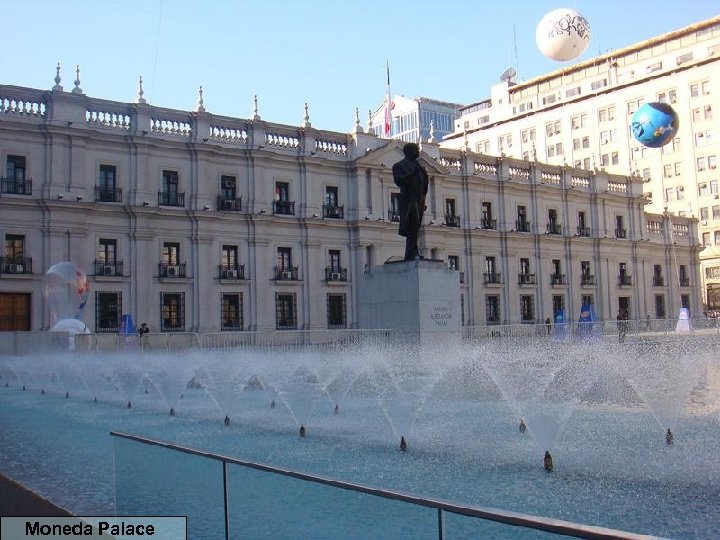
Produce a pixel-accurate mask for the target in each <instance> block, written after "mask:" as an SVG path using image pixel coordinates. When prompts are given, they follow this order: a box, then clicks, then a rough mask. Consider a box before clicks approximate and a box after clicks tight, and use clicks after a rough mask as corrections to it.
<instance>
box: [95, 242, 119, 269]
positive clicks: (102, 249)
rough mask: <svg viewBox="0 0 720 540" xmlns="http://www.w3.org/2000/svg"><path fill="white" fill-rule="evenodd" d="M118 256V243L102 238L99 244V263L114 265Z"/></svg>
mask: <svg viewBox="0 0 720 540" xmlns="http://www.w3.org/2000/svg"><path fill="white" fill-rule="evenodd" d="M116 255H117V241H116V240H109V239H107V238H101V239H100V240H99V242H98V253H97V259H98V262H101V263H103V264H114V263H115V260H116Z"/></svg>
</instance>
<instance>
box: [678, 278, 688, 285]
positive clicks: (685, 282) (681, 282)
mask: <svg viewBox="0 0 720 540" xmlns="http://www.w3.org/2000/svg"><path fill="white" fill-rule="evenodd" d="M679 281H680V286H681V287H689V286H690V278H689V277H681V278H680V279H679Z"/></svg>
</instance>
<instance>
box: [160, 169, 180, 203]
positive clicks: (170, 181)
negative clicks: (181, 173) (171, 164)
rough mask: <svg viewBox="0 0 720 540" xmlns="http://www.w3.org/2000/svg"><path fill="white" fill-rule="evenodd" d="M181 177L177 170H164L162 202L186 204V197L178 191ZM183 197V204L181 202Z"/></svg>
mask: <svg viewBox="0 0 720 540" xmlns="http://www.w3.org/2000/svg"><path fill="white" fill-rule="evenodd" d="M178 185H179V177H178V173H177V171H163V172H162V193H161V195H162V197H161V200H160V204H162V205H165V206H184V204H185V201H184V197H181V195H184V194H181V193H179V191H178ZM181 199H182V204H181Z"/></svg>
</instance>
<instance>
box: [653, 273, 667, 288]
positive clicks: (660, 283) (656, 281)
mask: <svg viewBox="0 0 720 540" xmlns="http://www.w3.org/2000/svg"><path fill="white" fill-rule="evenodd" d="M664 286H665V278H664V277H662V276H653V287H664Z"/></svg>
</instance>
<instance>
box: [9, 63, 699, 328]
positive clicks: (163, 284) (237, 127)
mask: <svg viewBox="0 0 720 540" xmlns="http://www.w3.org/2000/svg"><path fill="white" fill-rule="evenodd" d="M56 81H57V82H56V85H55V87H53V89H51V90H47V91H45V90H38V89H31V88H24V87H17V86H9V85H2V86H0V118H1V120H0V159H1V160H2V162H3V163H4V164H5V165H6V167H5V171H4V176H3V177H2V179H1V181H0V185H1V190H0V236H1V237H2V240H3V252H2V258H1V259H0V329H2V330H42V329H47V328H49V327H50V325H51V322H52V321H51V317H50V313H49V310H48V307H47V306H46V304H45V301H44V299H43V294H42V286H43V276H44V274H45V273H46V272H47V270H48V268H50V266H51V265H53V264H55V263H57V262H60V261H66V260H67V261H72V262H75V263H76V264H78V265H79V266H80V267H82V268H83V269H84V270H85V271H86V273H87V274H88V276H89V280H90V290H91V293H90V297H89V300H88V304H87V307H86V310H85V313H84V321H85V322H86V323H87V325H88V326H89V327H90V328H91V329H92V330H93V331H94V332H117V331H118V328H119V325H120V320H121V316H122V315H123V314H126V313H127V314H132V316H133V318H134V320H135V321H136V322H137V323H140V322H147V323H148V324H149V325H150V328H151V330H152V331H153V332H175V331H198V332H210V331H238V330H241V331H242V330H247V331H251V330H268V329H271V330H273V329H277V330H283V329H325V328H356V327H357V326H358V325H357V320H358V317H357V311H358V299H359V298H360V297H361V295H362V294H363V291H362V290H359V289H358V287H357V285H356V284H357V282H358V281H359V280H358V276H359V275H360V274H361V273H362V272H365V271H367V270H368V269H369V268H370V267H372V266H374V265H380V264H383V263H384V262H385V261H386V260H388V259H390V258H392V257H398V256H401V255H402V253H403V249H404V247H403V246H404V239H403V238H402V237H400V236H398V234H397V219H398V215H397V214H398V189H397V188H396V186H395V185H394V183H393V180H392V174H391V167H392V164H393V163H395V162H396V161H398V160H400V159H401V158H402V144H403V143H402V142H400V141H388V140H382V139H379V138H378V137H377V136H375V135H374V134H369V133H365V132H364V130H363V128H361V127H360V124H359V121H357V122H356V128H355V130H354V131H353V132H352V133H349V134H348V133H338V132H330V131H323V130H320V129H316V128H315V127H313V126H312V125H311V123H310V121H309V118H308V117H307V115H306V119H305V122H304V123H303V125H302V126H288V125H280V124H275V123H272V122H268V121H266V120H264V119H262V118H261V117H260V116H259V114H257V110H256V111H255V114H254V115H253V117H252V118H249V119H242V118H231V117H225V116H218V115H214V114H211V113H209V112H208V111H206V110H205V108H204V106H203V105H202V100H199V105H198V107H197V109H196V110H195V111H180V110H172V109H166V108H161V107H157V106H154V105H150V104H148V103H146V102H145V100H144V99H143V98H142V94H141V95H140V96H139V98H138V102H137V103H120V102H114V101H108V100H103V99H97V98H92V97H90V96H88V95H85V94H84V93H83V92H82V90H81V89H80V87H79V81H76V85H75V88H73V89H72V90H71V91H65V90H64V89H63V88H62V86H60V81H59V77H58V79H57V80H56ZM421 161H422V163H423V164H424V166H425V167H426V169H427V170H428V174H429V176H430V178H431V180H430V191H429V194H428V209H427V212H426V214H425V215H426V218H425V224H424V233H423V235H422V238H421V247H422V249H423V253H424V256H425V257H426V258H433V259H440V260H443V261H446V262H447V264H448V265H449V267H451V268H453V269H454V270H456V271H457V272H458V281H459V287H460V288H461V299H462V302H461V304H462V322H463V324H464V325H486V324H499V323H535V322H537V321H544V320H545V319H546V318H547V317H552V316H553V314H554V313H555V312H556V311H557V310H560V309H563V310H565V312H566V313H567V314H568V317H569V318H570V319H571V320H577V317H578V315H579V312H580V307H581V305H582V304H592V305H594V307H595V310H596V312H597V314H598V316H599V317H600V318H606V319H607V318H614V316H615V314H616V312H617V311H618V309H627V310H628V311H629V313H630V317H631V318H641V319H645V317H646V315H647V314H650V315H651V316H652V317H659V318H666V317H667V318H675V317H676V316H677V313H678V309H679V308H680V307H681V305H683V306H687V307H689V308H690V310H691V312H692V313H693V314H697V313H699V312H700V311H701V293H700V287H699V285H700V279H699V277H700V276H699V268H700V267H699V257H698V255H699V252H700V249H701V246H700V245H699V243H698V240H697V238H698V231H697V223H698V222H697V220H696V219H693V218H689V217H678V216H674V215H671V214H670V213H660V214H657V213H656V214H648V213H646V212H645V211H644V209H645V205H646V202H647V201H646V198H645V197H644V195H643V192H644V190H645V189H646V188H645V184H644V183H643V179H642V178H641V177H638V176H620V175H612V174H609V173H607V172H604V171H595V170H592V171H589V170H584V169H582V168H572V167H566V166H560V165H547V164H543V163H538V162H536V161H534V160H522V159H515V158H509V157H502V158H498V157H490V156H487V155H482V154H478V153H475V152H472V151H467V150H465V149H444V148H440V147H439V145H438V144H432V143H425V144H423V145H422V154H421Z"/></svg>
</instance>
